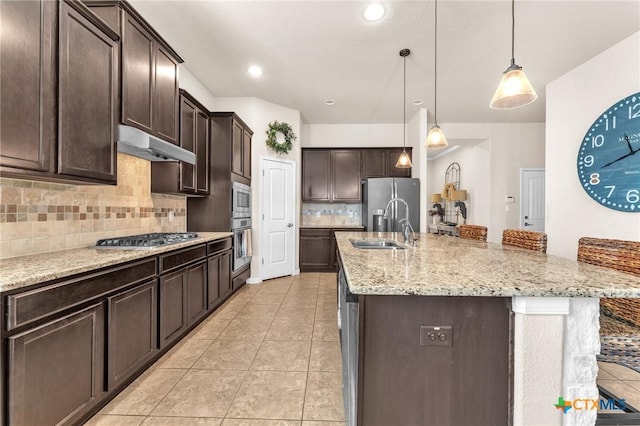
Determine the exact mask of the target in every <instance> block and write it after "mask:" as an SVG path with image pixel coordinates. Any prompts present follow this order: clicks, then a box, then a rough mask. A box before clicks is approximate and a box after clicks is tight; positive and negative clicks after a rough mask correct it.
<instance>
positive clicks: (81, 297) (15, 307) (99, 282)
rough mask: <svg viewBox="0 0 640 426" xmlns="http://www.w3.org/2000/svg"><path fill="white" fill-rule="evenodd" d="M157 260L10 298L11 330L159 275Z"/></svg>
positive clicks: (84, 276)
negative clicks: (157, 272) (157, 273)
mask: <svg viewBox="0 0 640 426" xmlns="http://www.w3.org/2000/svg"><path fill="white" fill-rule="evenodd" d="M156 269H157V268H156V259H155V257H154V258H151V259H146V260H143V261H140V262H137V263H133V264H131V263H130V264H126V265H123V266H120V267H118V268H113V269H110V270H108V271H106V272H100V273H94V274H87V275H83V276H81V277H77V278H75V279H72V280H66V281H62V282H59V283H56V284H53V285H49V286H44V287H40V288H37V289H34V290H30V291H24V292H21V293H17V294H11V295H9V296H7V300H6V304H7V305H6V306H7V330H13V329H14V328H17V327H21V326H23V325H25V324H29V323H31V322H34V321H37V320H39V319H41V318H44V317H46V316H48V315H51V314H54V313H56V312H60V311H63V310H65V309H67V308H70V307H72V306H76V305H79V304H81V303H83V302H86V301H88V300H91V299H95V298H97V297H100V296H103V295H105V294H108V293H110V292H113V291H116V290H118V289H120V288H122V287H125V286H128V285H130V284H133V283H136V282H139V281H143V280H147V279H150V278H153V277H155V275H156Z"/></svg>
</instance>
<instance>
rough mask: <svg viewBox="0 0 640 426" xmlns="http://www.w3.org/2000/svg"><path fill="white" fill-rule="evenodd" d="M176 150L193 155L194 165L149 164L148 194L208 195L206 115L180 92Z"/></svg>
mask: <svg viewBox="0 0 640 426" xmlns="http://www.w3.org/2000/svg"><path fill="white" fill-rule="evenodd" d="M179 141H180V146H181V147H182V148H184V149H186V150H187V151H191V152H193V153H194V154H195V155H196V164H195V165H192V164H189V163H185V162H182V161H180V162H175V161H167V162H164V161H160V162H152V163H151V191H152V192H163V193H182V194H187V195H198V196H205V195H208V194H209V111H207V109H206V108H205V107H204V106H203V105H202V104H201V103H199V102H198V101H197V100H196V99H195V98H194V97H193V96H191V95H190V94H189V93H188V92H187V91H185V90H180V139H179Z"/></svg>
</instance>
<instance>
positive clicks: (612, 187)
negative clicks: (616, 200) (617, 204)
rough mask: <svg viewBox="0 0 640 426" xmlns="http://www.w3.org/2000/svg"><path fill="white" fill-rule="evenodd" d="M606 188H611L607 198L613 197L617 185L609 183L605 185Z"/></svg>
mask: <svg viewBox="0 0 640 426" xmlns="http://www.w3.org/2000/svg"><path fill="white" fill-rule="evenodd" d="M605 188H606V189H609V193H608V194H607V198H609V197H611V194H613V191H615V189H616V186H615V185H607V186H605Z"/></svg>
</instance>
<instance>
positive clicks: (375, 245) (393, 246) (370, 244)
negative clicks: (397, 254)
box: [349, 239, 405, 250]
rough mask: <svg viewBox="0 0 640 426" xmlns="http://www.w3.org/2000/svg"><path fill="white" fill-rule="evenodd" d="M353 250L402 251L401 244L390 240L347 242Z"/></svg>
mask: <svg viewBox="0 0 640 426" xmlns="http://www.w3.org/2000/svg"><path fill="white" fill-rule="evenodd" d="M349 241H351V244H352V245H353V246H354V247H355V248H359V249H378V250H385V249H386V250H404V249H405V247H404V246H402V245H401V244H399V243H397V242H395V241H390V240H380V239H374V240H349Z"/></svg>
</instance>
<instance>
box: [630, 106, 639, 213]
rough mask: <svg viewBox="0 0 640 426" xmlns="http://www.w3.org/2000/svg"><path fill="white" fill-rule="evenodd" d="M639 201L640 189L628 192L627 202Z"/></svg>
mask: <svg viewBox="0 0 640 426" xmlns="http://www.w3.org/2000/svg"><path fill="white" fill-rule="evenodd" d="M639 105H640V104H639ZM638 201H640V191H638V190H637V189H632V190H631V191H629V192H627V203H632V204H635V203H637V202H638Z"/></svg>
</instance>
